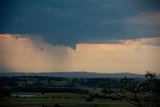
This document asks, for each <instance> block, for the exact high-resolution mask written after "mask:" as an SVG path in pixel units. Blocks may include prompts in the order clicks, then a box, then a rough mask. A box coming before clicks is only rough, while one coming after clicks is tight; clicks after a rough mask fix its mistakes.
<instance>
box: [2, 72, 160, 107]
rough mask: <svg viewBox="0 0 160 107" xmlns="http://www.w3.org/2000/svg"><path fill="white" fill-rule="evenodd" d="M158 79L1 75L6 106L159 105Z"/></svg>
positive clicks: (107, 106)
mask: <svg viewBox="0 0 160 107" xmlns="http://www.w3.org/2000/svg"><path fill="white" fill-rule="evenodd" d="M159 99H160V80H159V79H157V78H156V75H155V74H154V73H149V72H147V73H146V78H139V79H138V78H126V77H124V78H59V77H42V76H18V77H0V106H5V107H13V106H16V107H75V106H76V107H82V106H85V107H117V106H118V107H158V105H159V103H160V101H159Z"/></svg>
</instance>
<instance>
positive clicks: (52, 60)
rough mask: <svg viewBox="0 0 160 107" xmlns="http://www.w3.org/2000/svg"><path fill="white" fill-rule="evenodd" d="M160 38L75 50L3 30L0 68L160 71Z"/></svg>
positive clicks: (96, 45) (119, 42)
mask: <svg viewBox="0 0 160 107" xmlns="http://www.w3.org/2000/svg"><path fill="white" fill-rule="evenodd" d="M159 41H160V38H159V37H155V38H139V39H126V40H116V41H115V40H114V41H110V42H109V43H107V42H105V43H103V44H96V43H80V44H77V45H76V50H73V49H71V48H70V47H66V46H54V45H51V44H48V43H45V42H43V41H42V40H34V39H33V38H28V37H25V36H23V35H12V34H1V35H0V71H21V72H52V71H91V72H134V73H145V72H146V71H147V70H150V71H153V72H159V69H160V68H159V63H160V62H159V61H160V58H159V52H160V46H159ZM112 42H113V43H112Z"/></svg>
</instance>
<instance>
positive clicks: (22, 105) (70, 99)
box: [0, 93, 134, 107]
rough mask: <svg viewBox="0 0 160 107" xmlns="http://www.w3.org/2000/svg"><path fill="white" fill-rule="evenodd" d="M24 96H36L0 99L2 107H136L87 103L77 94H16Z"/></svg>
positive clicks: (118, 102) (100, 101)
mask: <svg viewBox="0 0 160 107" xmlns="http://www.w3.org/2000/svg"><path fill="white" fill-rule="evenodd" d="M14 94H18V95H22V94H25V95H26V94H28V95H29V94H31V95H32V94H35V95H36V96H34V97H12V98H0V105H1V106H6V107H8V106H9V107H11V106H16V107H42V106H44V105H45V106H48V107H54V105H55V104H59V105H62V106H63V107H134V106H133V105H131V104H129V103H127V102H125V101H123V100H115V101H113V100H107V99H94V100H93V101H91V102H86V98H87V97H88V95H87V94H76V93H45V94H44V95H41V93H14Z"/></svg>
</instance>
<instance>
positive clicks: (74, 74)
mask: <svg viewBox="0 0 160 107" xmlns="http://www.w3.org/2000/svg"><path fill="white" fill-rule="evenodd" d="M1 76H50V77H64V78H122V77H124V76H126V77H128V78H144V75H140V74H134V73H94V72H47V73H20V72H0V77H1Z"/></svg>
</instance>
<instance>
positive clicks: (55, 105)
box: [54, 104, 63, 107]
mask: <svg viewBox="0 0 160 107" xmlns="http://www.w3.org/2000/svg"><path fill="white" fill-rule="evenodd" d="M54 107H63V106H60V105H59V104H54Z"/></svg>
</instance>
